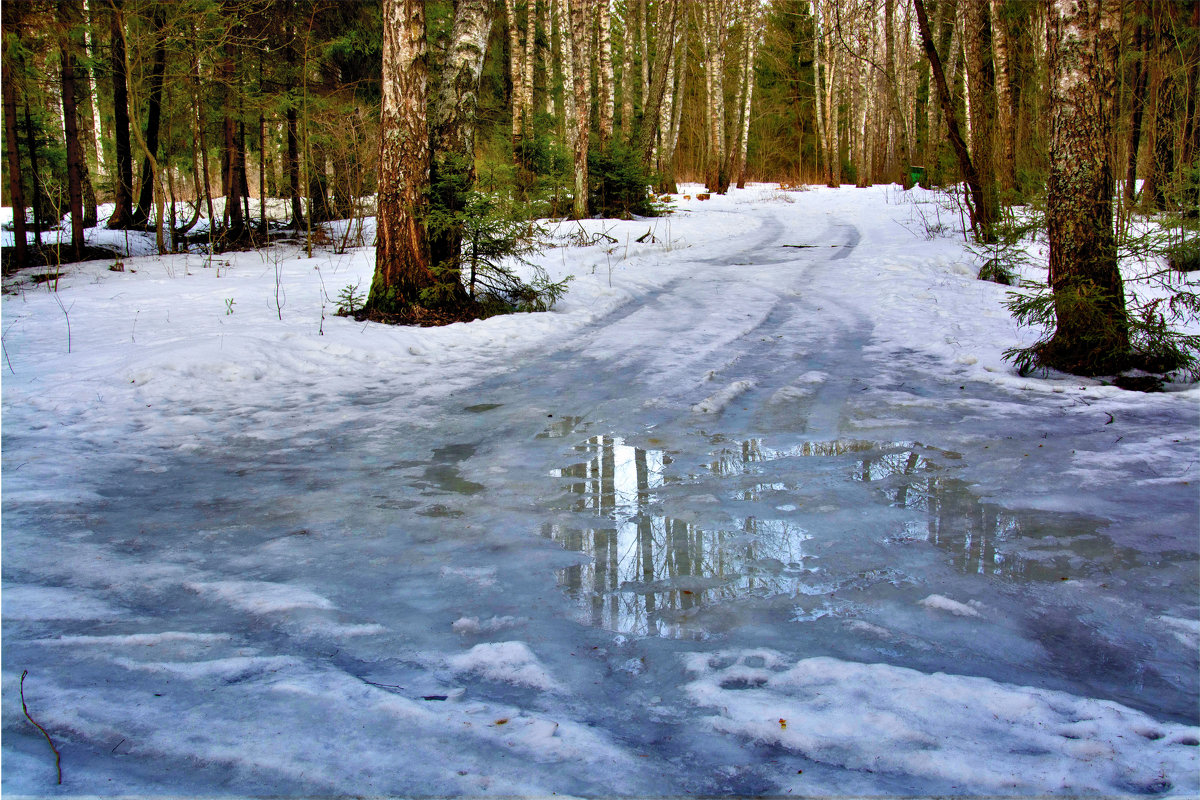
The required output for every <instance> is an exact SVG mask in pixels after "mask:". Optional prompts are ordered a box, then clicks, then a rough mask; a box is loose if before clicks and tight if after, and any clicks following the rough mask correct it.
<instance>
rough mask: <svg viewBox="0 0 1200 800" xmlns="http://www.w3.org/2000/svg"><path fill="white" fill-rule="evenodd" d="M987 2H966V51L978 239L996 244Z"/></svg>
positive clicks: (997, 215) (997, 206)
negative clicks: (977, 196) (977, 197)
mask: <svg viewBox="0 0 1200 800" xmlns="http://www.w3.org/2000/svg"><path fill="white" fill-rule="evenodd" d="M990 16H991V11H990V3H989V2H988V0H966V4H965V6H964V8H963V28H964V30H965V34H964V38H963V50H964V53H965V55H966V62H967V63H966V67H967V81H968V82H969V83H970V87H971V112H970V113H971V162H972V164H973V165H974V167H975V174H976V175H977V176H978V180H979V195H980V199H979V200H978V201H977V202H978V203H979V205H978V206H977V207H976V209H975V220H976V230H975V233H976V235H977V236H978V237H979V238H980V239H981V240H983V241H985V242H991V241H994V240H995V232H994V231H993V230H992V223H994V222H995V221H996V220H998V219H999V218H1000V198H999V196H998V194H997V191H996V161H995V150H996V137H995V110H996V76H995V71H994V69H993V64H992V26H991V20H990Z"/></svg>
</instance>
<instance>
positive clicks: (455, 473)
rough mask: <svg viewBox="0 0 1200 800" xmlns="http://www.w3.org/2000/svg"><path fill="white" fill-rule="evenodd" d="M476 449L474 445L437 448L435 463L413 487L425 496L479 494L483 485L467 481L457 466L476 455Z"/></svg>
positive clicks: (428, 467)
mask: <svg viewBox="0 0 1200 800" xmlns="http://www.w3.org/2000/svg"><path fill="white" fill-rule="evenodd" d="M475 449H476V448H475V445H473V444H451V445H446V446H445V447H438V448H435V449H434V451H433V463H432V464H429V465H428V466H426V467H425V470H424V472H423V473H422V475H421V478H420V479H418V480H416V481H413V486H415V487H416V488H418V489H421V490H422V493H423V494H429V493H431V492H433V493H437V492H450V493H452V494H466V495H472V494H479V493H480V492H482V491H483V490H484V488H485V487H484V486H483V484H481V483H475V482H474V481H469V480H467V479H466V478H464V477H463V476H462V474H461V473H460V472H459V469H458V467H457V466H456V465H457V464H458V463H460V462H462V461H466V460H467V459H468V458H470V457H471V456H473V455H475Z"/></svg>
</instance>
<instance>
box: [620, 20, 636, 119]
mask: <svg viewBox="0 0 1200 800" xmlns="http://www.w3.org/2000/svg"><path fill="white" fill-rule="evenodd" d="M634 19H635V14H633V13H630V11H629V9H628V6H626V11H625V18H624V19H623V20H622V24H621V78H620V80H619V81H618V86H619V87H620V89H621V136H622V138H624V139H625V140H626V141H630V140H631V137H632V136H633V51H634V46H633V43H634V38H633V26H634Z"/></svg>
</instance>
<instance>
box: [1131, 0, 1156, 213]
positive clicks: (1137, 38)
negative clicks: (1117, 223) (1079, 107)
mask: <svg viewBox="0 0 1200 800" xmlns="http://www.w3.org/2000/svg"><path fill="white" fill-rule="evenodd" d="M1135 8H1137V10H1139V11H1143V12H1144V11H1145V9H1144V8H1143V7H1142V6H1141V4H1139V5H1138V6H1136V7H1135ZM1146 49H1147V48H1146V23H1145V20H1143V19H1139V20H1138V26H1137V30H1136V31H1135V32H1134V34H1133V50H1134V52H1135V53H1137V60H1138V63H1137V69H1136V70H1135V71H1134V76H1133V87H1132V89H1131V91H1130V93H1129V131H1128V133H1127V134H1126V138H1125V201H1126V202H1127V203H1132V202H1133V198H1134V195H1135V194H1137V163H1138V148H1139V147H1140V146H1141V140H1142V115H1143V111H1144V109H1145V107H1146V79H1147V74H1148V69H1149V61H1150V57H1149V54H1148V53H1147V52H1146Z"/></svg>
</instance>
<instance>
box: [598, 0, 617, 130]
mask: <svg viewBox="0 0 1200 800" xmlns="http://www.w3.org/2000/svg"><path fill="white" fill-rule="evenodd" d="M608 4H609V0H596V10H597V12H598V13H597V14H596V19H597V23H598V26H599V31H598V34H597V44H598V45H599V48H600V53H599V55H600V79H599V80H598V81H597V84H598V87H597V88H598V89H599V93H600V97H599V100H598V104H599V111H600V129H599V130H600V147H601V149H603V148H606V147H608V143H609V141H611V140H612V134H613V116H614V115H615V113H616V106H615V98H614V92H613V83H614V80H613V59H612V20H611V19H610V14H609V8H608Z"/></svg>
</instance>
